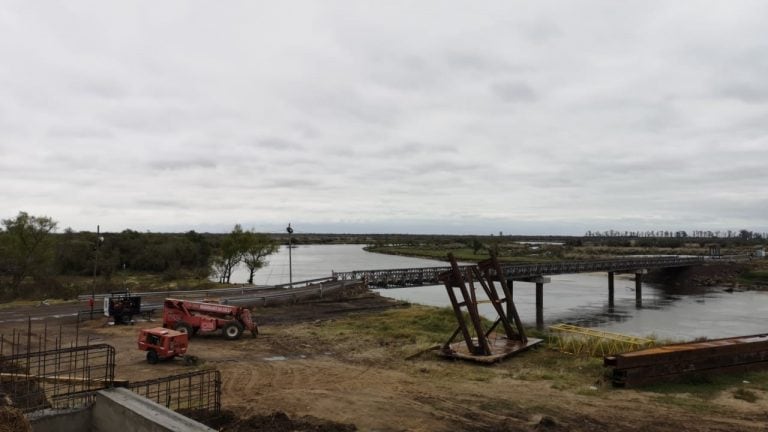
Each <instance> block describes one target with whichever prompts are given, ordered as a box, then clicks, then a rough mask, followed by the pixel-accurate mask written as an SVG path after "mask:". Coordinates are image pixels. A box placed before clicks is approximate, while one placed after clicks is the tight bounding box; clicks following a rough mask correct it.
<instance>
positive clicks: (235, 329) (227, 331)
mask: <svg viewBox="0 0 768 432" xmlns="http://www.w3.org/2000/svg"><path fill="white" fill-rule="evenodd" d="M223 332H224V338H225V339H229V340H235V339H238V338H240V336H241V335H242V334H243V326H242V325H240V323H239V322H236V321H232V322H229V323H227V325H225V326H224V329H223Z"/></svg>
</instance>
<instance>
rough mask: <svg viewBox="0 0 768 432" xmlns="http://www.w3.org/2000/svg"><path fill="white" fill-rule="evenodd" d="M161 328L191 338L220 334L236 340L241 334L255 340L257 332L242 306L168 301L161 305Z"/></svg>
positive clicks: (249, 315) (248, 313)
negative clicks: (202, 334)
mask: <svg viewBox="0 0 768 432" xmlns="http://www.w3.org/2000/svg"><path fill="white" fill-rule="evenodd" d="M163 327H165V328H169V329H174V330H177V331H180V332H183V333H188V334H189V335H190V336H193V335H195V334H197V333H198V332H214V331H217V330H219V329H221V330H222V333H223V335H224V338H226V339H230V340H233V339H238V338H239V337H240V336H241V335H242V334H243V331H244V330H246V329H247V330H250V331H251V335H253V336H256V335H257V334H258V333H259V329H258V328H257V327H256V324H255V323H254V322H253V319H252V318H251V311H250V310H248V309H247V308H245V307H242V306H236V305H227V304H221V303H214V302H204V301H191V300H179V299H172V298H168V299H165V301H164V302H163Z"/></svg>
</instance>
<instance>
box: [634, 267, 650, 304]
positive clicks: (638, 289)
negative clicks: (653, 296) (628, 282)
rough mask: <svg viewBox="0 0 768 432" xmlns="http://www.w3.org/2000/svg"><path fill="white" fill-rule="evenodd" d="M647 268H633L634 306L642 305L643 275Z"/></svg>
mask: <svg viewBox="0 0 768 432" xmlns="http://www.w3.org/2000/svg"><path fill="white" fill-rule="evenodd" d="M644 274H648V270H647V269H640V270H635V307H643V275H644Z"/></svg>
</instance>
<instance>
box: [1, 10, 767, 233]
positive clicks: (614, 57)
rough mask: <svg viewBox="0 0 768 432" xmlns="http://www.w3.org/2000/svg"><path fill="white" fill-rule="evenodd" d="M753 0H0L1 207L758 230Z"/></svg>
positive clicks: (237, 217)
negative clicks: (112, 0) (222, 0)
mask: <svg viewBox="0 0 768 432" xmlns="http://www.w3.org/2000/svg"><path fill="white" fill-rule="evenodd" d="M766 22H768V2H765V1H728V2H723V1H712V2H685V1H657V2H654V1H646V0H643V1H637V2H629V1H620V2H619V1H613V0H611V1H578V2H573V1H554V2H548V1H498V2H452V1H444V0H441V1H433V2H427V1H417V2H414V1H402V2H396V1H385V2H384V1H376V2H363V1H352V0H350V1H346V2H334V1H325V0H324V1H317V2H294V1H290V2H279V1H262V2H258V1H252V0H247V1H226V2H218V1H188V0H185V1H169V0H163V1H123V2H111V1H107V2H105V1H102V0H98V1H80V0H75V1H66V2H60V1H55V2H54V1H50V2H45V1H27V0H21V1H13V0H10V1H8V0H5V1H2V3H0V218H3V219H6V218H9V217H13V216H15V215H16V214H17V213H18V212H19V211H26V212H28V213H30V214H34V215H46V216H50V217H52V218H54V219H55V220H57V221H58V222H59V226H60V228H62V229H63V228H65V227H72V228H74V229H75V230H90V231H93V230H95V228H96V225H97V224H100V225H101V229H102V231H113V232H114V231H121V230H123V229H126V228H131V229H135V230H139V231H145V230H151V231H187V230H190V229H194V230H198V231H210V232H224V231H228V230H230V229H231V227H232V226H233V225H234V224H235V223H241V224H242V225H243V226H244V227H246V228H255V229H256V230H260V231H270V232H277V231H282V230H284V227H285V226H286V224H287V223H288V222H289V221H291V222H292V223H293V225H294V226H295V228H296V232H351V233H355V232H407V233H449V234H451V233H456V234H459V233H478V234H490V233H497V232H499V231H503V232H504V233H509V234H515V233H518V234H526V233H536V234H547V233H554V234H583V233H584V232H585V231H586V230H608V229H619V230H624V229H630V230H635V229H662V230H672V229H686V230H694V229H705V230H706V229H712V230H715V229H741V228H746V229H750V230H756V231H761V232H764V231H768V220H767V218H766V213H767V211H768V187H766V186H767V185H768V181H767V174H768V169H767V167H768V25H766Z"/></svg>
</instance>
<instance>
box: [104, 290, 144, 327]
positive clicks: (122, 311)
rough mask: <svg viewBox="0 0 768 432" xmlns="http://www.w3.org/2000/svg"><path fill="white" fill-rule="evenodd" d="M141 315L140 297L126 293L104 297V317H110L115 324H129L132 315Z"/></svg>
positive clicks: (116, 293)
mask: <svg viewBox="0 0 768 432" xmlns="http://www.w3.org/2000/svg"><path fill="white" fill-rule="evenodd" d="M140 313H141V297H139V296H132V295H131V293H129V292H128V291H125V292H115V293H110V294H109V296H107V297H104V315H105V316H108V317H112V319H114V321H115V324H130V323H131V321H132V320H133V316H134V315H139V314H140Z"/></svg>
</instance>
